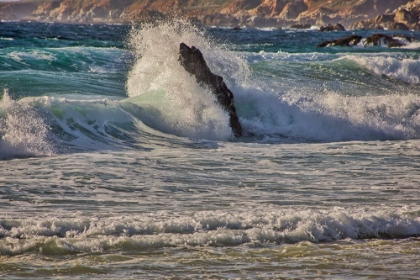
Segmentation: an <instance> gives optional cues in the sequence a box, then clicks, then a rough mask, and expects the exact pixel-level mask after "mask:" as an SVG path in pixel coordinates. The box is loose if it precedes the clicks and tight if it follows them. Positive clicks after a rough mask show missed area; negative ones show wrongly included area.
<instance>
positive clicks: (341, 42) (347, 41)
mask: <svg viewBox="0 0 420 280" xmlns="http://www.w3.org/2000/svg"><path fill="white" fill-rule="evenodd" d="M361 40H362V36H358V35H352V36H349V37H346V38H341V39H337V40H332V41H327V42H324V43H321V44H319V45H318V46H317V47H318V48H322V47H330V46H340V47H351V46H355V45H357V44H358V43H359V42H360V41H361Z"/></svg>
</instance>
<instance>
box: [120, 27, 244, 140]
mask: <svg viewBox="0 0 420 280" xmlns="http://www.w3.org/2000/svg"><path fill="white" fill-rule="evenodd" d="M182 42H184V43H186V44H187V45H190V46H196V47H198V48H199V49H200V50H201V51H202V52H203V54H204V56H205V59H206V61H207V63H208V65H209V67H210V69H211V70H212V72H213V73H215V74H217V75H220V76H222V77H223V78H224V80H225V82H226V84H227V85H228V86H229V87H231V86H234V85H237V84H242V83H244V82H246V81H247V79H248V77H249V75H250V71H249V69H248V66H247V63H246V62H245V61H244V60H243V59H242V58H240V57H239V56H238V55H237V54H235V53H233V52H231V51H229V50H227V49H226V48H224V47H223V45H218V44H215V43H214V42H213V41H212V40H211V39H209V38H207V37H206V34H205V31H202V30H200V29H198V28H197V27H195V26H193V25H191V24H190V23H188V22H186V21H182V20H177V21H172V22H161V23H159V24H148V25H144V26H142V27H141V28H140V29H133V30H132V32H131V38H130V42H129V43H130V46H131V47H132V49H133V52H134V55H135V57H136V62H135V64H134V66H133V68H132V70H131V71H130V73H129V77H128V81H127V93H128V95H129V96H130V97H132V98H133V99H132V101H133V102H136V103H138V105H140V106H141V107H148V108H149V110H148V113H149V115H151V116H152V117H151V120H149V122H148V123H147V124H148V125H151V126H153V127H155V128H157V129H159V130H162V131H164V132H168V133H173V134H175V135H178V136H186V137H192V138H205V139H215V140H228V139H229V138H230V137H231V134H232V133H231V129H230V127H229V117H228V114H227V113H226V112H225V111H224V110H223V109H221V108H220V107H219V106H218V105H216V102H215V98H214V96H213V95H212V94H211V93H210V92H209V90H208V89H206V88H203V87H201V86H200V85H198V84H197V82H196V80H195V78H194V77H192V76H191V75H190V74H189V73H187V72H186V71H185V70H184V69H183V68H182V66H181V65H180V63H179V61H178V52H179V45H180V43H182ZM136 97H137V98H136Z"/></svg>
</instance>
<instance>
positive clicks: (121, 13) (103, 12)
mask: <svg viewBox="0 0 420 280" xmlns="http://www.w3.org/2000/svg"><path fill="white" fill-rule="evenodd" d="M419 15H420V0H411V1H408V0H346V1H342V0H329V1H328V0H297V1H293V0H213V1H204V0H156V1H152V0H78V1H74V0H21V1H18V2H9V3H0V20H2V21H40V22H66V23H117V24H119V23H122V24H124V23H132V22H142V21H149V20H155V19H156V18H167V17H181V18H185V19H189V20H192V21H195V22H199V23H200V24H203V25H207V26H226V27H229V26H230V27H232V28H233V27H243V26H245V27H275V28H285V27H291V26H306V27H308V26H325V27H326V29H325V30H324V31H334V30H343V29H344V28H345V29H390V30H409V29H411V30H420V23H419ZM337 24H340V25H341V26H342V27H343V29H341V28H340V29H335V28H331V29H330V28H329V27H330V26H331V27H333V26H337Z"/></svg>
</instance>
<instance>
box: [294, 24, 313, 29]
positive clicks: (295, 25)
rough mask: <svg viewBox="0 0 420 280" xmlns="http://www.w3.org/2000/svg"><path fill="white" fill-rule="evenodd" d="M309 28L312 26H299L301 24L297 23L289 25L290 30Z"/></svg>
mask: <svg viewBox="0 0 420 280" xmlns="http://www.w3.org/2000/svg"><path fill="white" fill-rule="evenodd" d="M311 26H312V25H310V24H301V23H298V24H293V25H291V26H290V28H294V29H309V28H311Z"/></svg>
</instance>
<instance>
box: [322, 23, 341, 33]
mask: <svg viewBox="0 0 420 280" xmlns="http://www.w3.org/2000/svg"><path fill="white" fill-rule="evenodd" d="M319 31H321V32H327V31H346V29H345V28H344V26H342V25H341V24H339V23H337V24H336V25H331V24H328V25H326V26H321V27H320V28H319Z"/></svg>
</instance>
